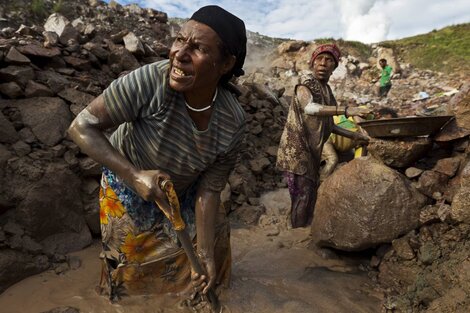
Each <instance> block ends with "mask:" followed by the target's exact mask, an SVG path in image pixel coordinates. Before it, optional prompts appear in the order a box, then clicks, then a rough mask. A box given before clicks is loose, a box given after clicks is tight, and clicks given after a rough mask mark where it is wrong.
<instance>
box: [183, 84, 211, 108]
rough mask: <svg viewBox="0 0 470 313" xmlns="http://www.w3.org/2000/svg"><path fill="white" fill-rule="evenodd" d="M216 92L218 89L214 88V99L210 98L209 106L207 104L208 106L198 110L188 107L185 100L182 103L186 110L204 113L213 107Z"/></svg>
mask: <svg viewBox="0 0 470 313" xmlns="http://www.w3.org/2000/svg"><path fill="white" fill-rule="evenodd" d="M217 91H218V89H217V88H216V89H215V94H214V97H213V98H212V102H211V104H209V105H208V106H206V107H203V108H200V109H198V108H194V107H192V106H190V105H189V104H188V103H187V102H186V100H185V101H184V103H185V104H186V107H187V108H188V109H190V110H191V111H193V112H204V111H206V110H209V109H210V108H211V107H212V105H214V102H215V98H217Z"/></svg>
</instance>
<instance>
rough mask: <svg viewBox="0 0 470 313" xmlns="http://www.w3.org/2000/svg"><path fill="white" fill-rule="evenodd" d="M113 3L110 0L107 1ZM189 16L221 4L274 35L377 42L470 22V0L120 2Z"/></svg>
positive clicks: (249, 24) (248, 24)
mask: <svg viewBox="0 0 470 313" xmlns="http://www.w3.org/2000/svg"><path fill="white" fill-rule="evenodd" d="M107 2H109V0H107ZM117 2H118V3H121V4H130V3H137V4H139V5H140V6H141V7H144V8H153V9H156V10H158V11H163V12H165V13H167V14H168V16H169V17H182V18H188V17H190V16H191V14H192V13H193V12H194V11H196V10H197V9H199V8H200V7H202V6H205V5H209V4H216V5H219V6H221V7H223V8H224V9H226V10H227V11H229V12H231V13H233V14H235V15H236V16H238V17H239V18H241V19H242V20H243V21H244V22H245V25H246V28H247V29H248V30H250V31H253V32H258V33H260V34H263V35H267V36H270V37H279V38H291V39H296V40H305V41H311V40H314V39H318V38H335V39H340V38H342V39H344V40H356V41H361V42H364V43H374V42H380V41H384V40H393V39H400V38H404V37H410V36H414V35H418V34H423V33H427V32H430V31H432V30H434V29H440V28H443V27H446V26H450V25H455V24H460V23H468V22H470V0H264V1H257V0H231V1H229V0H219V1H203V0H117Z"/></svg>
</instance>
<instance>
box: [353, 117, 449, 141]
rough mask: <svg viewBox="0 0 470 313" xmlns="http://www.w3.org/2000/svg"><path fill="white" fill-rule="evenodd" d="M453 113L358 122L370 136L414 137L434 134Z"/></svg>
mask: <svg viewBox="0 0 470 313" xmlns="http://www.w3.org/2000/svg"><path fill="white" fill-rule="evenodd" d="M451 118H453V115H443V116H410V117H399V118H384V119H380V120H372V121H364V122H359V123H358V125H359V126H361V127H362V128H363V129H364V130H365V131H366V132H367V133H368V134H369V136H371V137H379V138H380V137H416V136H429V135H433V134H435V133H436V132H437V131H439V129H441V127H442V126H444V125H445V124H446V123H447V122H448V121H450V119H451Z"/></svg>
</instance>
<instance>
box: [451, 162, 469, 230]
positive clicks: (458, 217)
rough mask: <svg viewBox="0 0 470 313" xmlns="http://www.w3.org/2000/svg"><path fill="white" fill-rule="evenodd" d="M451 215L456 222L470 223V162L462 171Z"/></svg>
mask: <svg viewBox="0 0 470 313" xmlns="http://www.w3.org/2000/svg"><path fill="white" fill-rule="evenodd" d="M450 215H451V217H452V219H453V220H454V221H456V222H463V223H467V224H470V162H469V163H467V165H466V166H465V168H464V169H463V171H462V173H461V177H460V189H459V191H458V192H457V194H456V195H455V196H454V199H453V201H452V206H451V210H450Z"/></svg>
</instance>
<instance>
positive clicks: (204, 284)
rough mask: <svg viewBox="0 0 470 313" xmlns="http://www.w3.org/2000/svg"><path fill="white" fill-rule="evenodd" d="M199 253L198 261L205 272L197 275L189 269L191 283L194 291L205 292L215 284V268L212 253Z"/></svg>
mask: <svg viewBox="0 0 470 313" xmlns="http://www.w3.org/2000/svg"><path fill="white" fill-rule="evenodd" d="M198 254H199V261H200V262H201V266H202V268H203V269H204V270H205V272H206V273H207V275H206V274H203V275H199V274H198V273H196V272H194V271H193V270H192V269H191V283H192V285H193V288H194V291H195V292H202V293H203V294H206V293H207V292H208V291H209V289H210V288H212V287H213V286H214V284H215V278H216V269H215V260H214V255H213V254H212V255H208V254H205V253H204V254H201V253H200V252H199V253H198Z"/></svg>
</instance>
